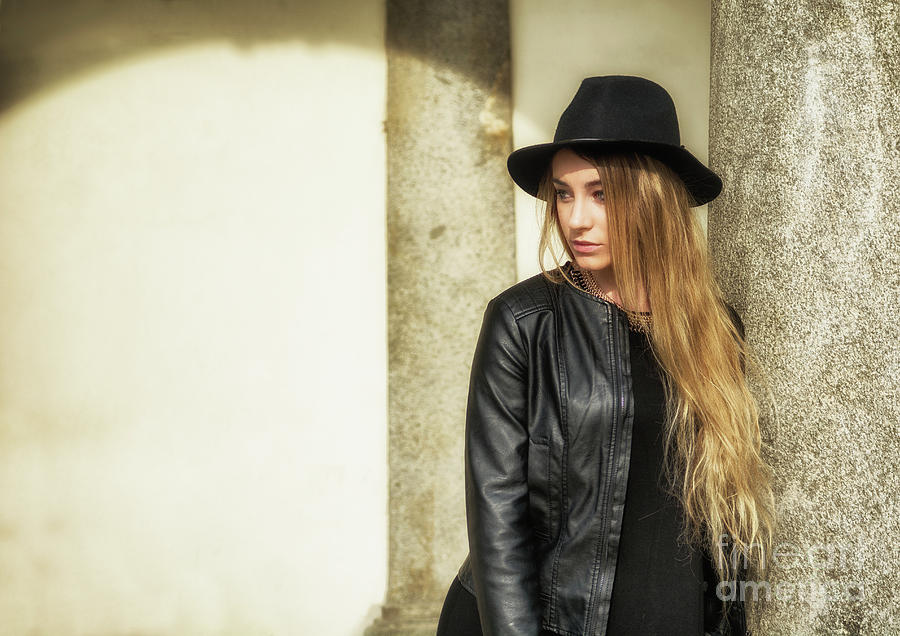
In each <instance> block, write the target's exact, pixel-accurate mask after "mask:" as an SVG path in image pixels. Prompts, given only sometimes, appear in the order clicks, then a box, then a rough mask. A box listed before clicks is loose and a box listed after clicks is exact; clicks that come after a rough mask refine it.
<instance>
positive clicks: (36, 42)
mask: <svg viewBox="0 0 900 636" xmlns="http://www.w3.org/2000/svg"><path fill="white" fill-rule="evenodd" d="M339 1H340V0H339ZM344 3H345V4H347V5H353V4H355V3H354V2H347V1H346V0H344ZM331 4H333V3H331ZM327 7H328V3H325V2H287V1H285V0H263V1H261V2H253V3H247V2H179V1H177V0H139V1H131V2H109V1H108V0H44V1H37V2H36V1H34V0H31V1H29V0H5V1H4V2H3V3H2V5H0V77H3V82H2V84H0V110H7V109H9V108H10V107H12V106H14V105H15V104H16V103H17V102H19V101H23V100H25V99H26V98H28V97H29V96H30V95H32V94H33V93H35V92H38V91H40V90H42V89H45V88H48V87H51V86H53V85H55V84H57V83H59V82H64V81H67V80H68V79H71V78H72V77H75V76H79V75H81V74H83V73H85V72H89V71H90V70H91V67H94V66H97V65H103V64H108V63H110V62H115V61H117V60H120V59H121V58H127V57H131V56H135V55H142V54H145V53H147V52H148V51H150V50H153V49H161V48H170V47H178V46H184V45H190V44H194V43H196V42H198V41H204V40H223V39H224V40H228V41H231V42H232V43H234V45H235V46H236V47H239V48H243V49H248V50H250V49H252V48H253V47H254V46H258V45H261V44H265V43H266V42H268V41H273V40H283V41H290V40H300V41H303V42H305V43H308V44H311V45H324V44H328V43H331V42H337V43H343V44H347V45H351V46H362V47H372V46H376V45H380V44H381V43H380V42H378V41H365V40H364V39H363V38H364V36H365V34H364V33H360V29H359V28H358V25H357V24H356V23H355V22H354V21H346V20H336V19H334V16H335V15H337V13H336V12H335V11H334V10H333V9H327ZM348 8H349V6H348Z"/></svg>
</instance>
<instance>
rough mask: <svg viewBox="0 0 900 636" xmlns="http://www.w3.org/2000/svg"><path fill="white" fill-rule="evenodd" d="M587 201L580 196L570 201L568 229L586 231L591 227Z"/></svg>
mask: <svg viewBox="0 0 900 636" xmlns="http://www.w3.org/2000/svg"><path fill="white" fill-rule="evenodd" d="M588 203H589V202H588V201H586V200H585V198H584V197H582V196H578V195H576V196H575V200H574V201H572V213H571V214H570V215H569V227H571V228H572V229H573V230H580V229H586V228H589V227H590V226H591V214H590V210H589V209H588V208H589V206H588Z"/></svg>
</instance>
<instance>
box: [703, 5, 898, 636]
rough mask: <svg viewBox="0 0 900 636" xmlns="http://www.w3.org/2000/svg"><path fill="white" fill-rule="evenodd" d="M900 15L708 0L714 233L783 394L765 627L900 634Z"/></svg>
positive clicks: (775, 387)
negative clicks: (716, 182) (716, 189)
mask: <svg viewBox="0 0 900 636" xmlns="http://www.w3.org/2000/svg"><path fill="white" fill-rule="evenodd" d="M898 12H900V4H898V3H897V2H870V1H868V0H842V1H841V2H838V1H833V0H830V1H825V2H823V1H821V0H801V1H798V2H787V1H786V0H775V1H771V0H768V1H763V0H741V1H740V2H738V1H737V0H713V3H712V43H711V51H712V64H711V68H712V71H711V90H710V135H709V136H710V162H711V165H712V168H713V169H714V170H716V171H717V172H719V174H721V176H722V178H723V180H724V182H725V190H724V192H723V194H722V196H721V197H720V198H719V199H718V200H717V201H715V202H713V203H712V204H711V205H710V208H709V226H708V227H709V240H710V246H711V251H712V255H713V258H714V261H715V262H716V267H717V270H718V274H719V277H720V280H721V281H722V284H723V287H724V291H725V295H726V298H727V299H729V300H730V301H731V302H732V304H733V305H734V306H735V307H736V308H737V309H738V310H739V312H740V313H741V314H742V315H743V317H744V321H745V323H746V326H747V333H748V337H749V340H750V343H751V345H752V346H753V347H754V349H755V351H756V353H757V355H758V357H759V359H760V361H761V363H762V365H763V367H764V369H765V370H766V373H767V375H768V380H769V382H770V383H771V388H772V397H773V404H772V406H773V408H764V412H765V413H766V416H765V418H764V420H765V421H764V428H765V430H764V440H765V442H766V446H765V452H766V456H767V458H768V460H769V461H770V462H771V464H772V465H773V467H774V469H775V475H776V480H775V487H776V499H777V502H778V512H779V515H780V525H779V531H778V535H777V537H776V544H777V548H778V550H777V551H776V552H774V553H773V554H771V555H769V558H770V561H769V562H770V564H771V565H772V572H771V574H770V575H769V576H768V577H767V580H766V581H760V582H758V583H759V586H758V587H757V590H756V592H757V593H758V594H759V596H760V597H761V598H764V599H768V600H769V601H770V602H769V603H767V604H765V605H762V604H755V603H752V602H751V603H750V604H749V611H750V613H751V614H752V615H755V616H758V617H759V619H760V621H761V623H760V626H761V630H760V633H762V634H766V635H779V634H784V635H788V634H789V635H791V636H804V635H810V636H811V635H813V634H829V635H838V634H847V635H855V634H866V635H872V636H875V635H888V634H891V635H893V634H897V633H900V613H898V608H900V592H898V590H900V549H898V539H897V535H898V530H900V499H898V495H897V493H898V492H900V473H898V466H900V462H898V460H900V400H898V395H900V391H898V389H900V355H898V341H900V320H898V318H900V311H898V305H900V282H898V281H900V214H898V211H900V144H898V139H900V100H898V99H897V91H898V86H900V62H898V60H900V20H898ZM760 386H762V385H761V384H760ZM747 592H748V594H749V596H748V598H750V599H751V600H752V598H753V596H752V594H753V591H752V590H749V589H748V590H747Z"/></svg>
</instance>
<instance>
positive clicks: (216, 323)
mask: <svg viewBox="0 0 900 636" xmlns="http://www.w3.org/2000/svg"><path fill="white" fill-rule="evenodd" d="M383 22H384V7H383V4H382V3H381V2H369V1H368V0H359V1H353V0H343V1H339V2H329V3H325V2H321V3H312V6H310V3H282V2H276V1H275V0H271V1H270V0H263V1H262V2H255V3H252V4H248V3H245V2H234V1H228V2H216V3H210V2H192V3H181V2H178V3H171V2H149V1H140V0H127V1H121V2H116V3H109V2H103V1H101V0H80V1H73V0H66V1H65V2H63V1H57V2H50V1H47V2H42V3H39V2H31V1H24V0H19V1H13V2H10V1H7V2H4V3H3V5H2V10H0V75H2V77H3V88H2V90H0V140H2V142H0V298H2V304H0V502H2V506H0V573H2V574H0V634H3V635H13V634H16V635H18V634H35V635H36V634H53V635H60V636H65V635H68V634H137V633H141V634H173V635H174V634H179V635H180V634H197V635H202V634H240V635H248V634H335V635H338V634H347V635H349V634H358V633H360V632H361V631H362V629H363V627H364V626H365V625H366V624H368V623H370V622H371V620H372V619H373V618H374V616H375V614H376V609H377V605H378V604H380V603H381V601H382V599H383V596H384V589H385V580H386V560H387V554H386V550H387V547H386V546H387V537H386V526H387V521H386V506H387V504H386V494H387V485H386V459H385V457H386V399H385V384H386V368H385V367H386V341H385V282H384V281H385V238H384V234H385V227H384V173H385V168H384V152H385V149H384V136H383V130H382V120H383V118H384V100H385V56H384V48H383V47H384V34H383Z"/></svg>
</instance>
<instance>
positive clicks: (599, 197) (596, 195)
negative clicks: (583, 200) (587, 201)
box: [594, 190, 606, 201]
mask: <svg viewBox="0 0 900 636" xmlns="http://www.w3.org/2000/svg"><path fill="white" fill-rule="evenodd" d="M594 198H595V199H597V200H598V201H605V200H606V197H605V196H604V194H603V190H597V191H596V192H595V193H594Z"/></svg>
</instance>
